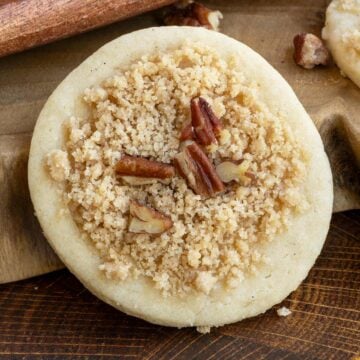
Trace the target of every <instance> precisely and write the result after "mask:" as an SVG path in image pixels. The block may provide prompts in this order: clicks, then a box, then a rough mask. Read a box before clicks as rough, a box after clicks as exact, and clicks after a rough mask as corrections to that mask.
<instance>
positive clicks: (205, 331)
mask: <svg viewBox="0 0 360 360" xmlns="http://www.w3.org/2000/svg"><path fill="white" fill-rule="evenodd" d="M196 331H197V332H199V333H200V334H209V333H210V331H211V327H210V326H198V327H197V328H196Z"/></svg>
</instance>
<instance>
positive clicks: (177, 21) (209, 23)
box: [164, 2, 223, 31]
mask: <svg viewBox="0 0 360 360" xmlns="http://www.w3.org/2000/svg"><path fill="white" fill-rule="evenodd" d="M222 18H223V15H222V13H221V12H220V11H217V10H211V9H209V8H207V7H206V6H204V5H202V4H199V3H197V2H190V3H188V4H185V5H178V6H175V7H173V8H172V9H171V10H170V12H169V13H168V14H167V15H166V16H165V18H164V24H165V25H179V26H202V27H205V28H207V29H210V30H216V31H218V30H219V25H220V20H221V19H222Z"/></svg>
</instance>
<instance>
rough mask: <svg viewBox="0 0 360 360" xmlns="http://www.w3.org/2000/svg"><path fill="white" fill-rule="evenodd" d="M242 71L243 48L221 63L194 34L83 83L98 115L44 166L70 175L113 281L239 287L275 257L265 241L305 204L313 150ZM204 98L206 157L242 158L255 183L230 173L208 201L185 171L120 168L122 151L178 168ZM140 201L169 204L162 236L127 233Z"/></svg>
mask: <svg viewBox="0 0 360 360" xmlns="http://www.w3.org/2000/svg"><path fill="white" fill-rule="evenodd" d="M241 68H242V67H241V64H239V60H238V59H237V57H236V56H235V55H234V56H229V58H227V59H224V58H222V57H220V55H219V54H218V53H217V52H216V51H215V50H214V49H212V48H210V47H207V46H204V45H202V44H199V43H194V42H186V43H185V44H183V46H182V47H181V48H179V49H174V50H171V51H170V50H169V51H167V52H166V53H165V52H159V53H154V54H150V55H148V56H143V57H141V58H140V59H139V60H138V61H137V62H135V63H133V64H132V65H130V66H128V67H127V68H123V69H117V70H116V71H115V72H114V75H113V76H111V77H110V78H108V79H105V80H104V81H103V82H102V83H101V84H99V85H96V86H94V87H92V88H90V89H86V90H85V92H84V96H83V99H84V101H85V103H86V106H88V108H89V110H90V113H91V116H89V118H87V119H80V118H76V117H72V118H71V119H70V120H69V121H68V122H67V123H66V125H65V126H66V129H67V136H68V138H67V143H66V148H64V149H63V150H57V152H56V153H55V152H54V153H52V154H49V156H48V157H47V166H48V167H49V169H50V175H52V176H53V175H54V174H55V176H53V178H54V180H57V181H63V180H64V181H66V182H65V183H66V194H65V195H66V199H67V201H68V204H69V208H70V210H71V212H72V216H73V218H74V220H75V222H76V223H77V225H78V226H79V228H80V229H81V230H82V231H83V232H84V233H85V234H86V235H87V237H88V238H89V241H91V242H92V243H93V244H94V246H95V247H96V249H97V250H98V252H99V256H100V257H101V259H102V264H101V265H100V269H99V271H102V272H103V273H104V276H106V277H107V278H111V279H114V280H115V281H122V280H125V279H127V278H134V279H136V278H137V277H139V276H145V277H147V278H150V279H151V280H152V281H153V282H154V286H155V287H156V288H157V289H159V290H160V291H161V292H162V294H163V295H164V296H169V295H177V296H182V295H185V294H187V293H188V292H190V291H199V292H202V293H204V294H209V293H210V292H211V291H212V290H213V289H214V287H216V286H224V287H225V288H229V289H231V288H235V287H237V286H238V285H239V283H240V282H241V281H242V280H243V279H244V277H245V276H246V274H248V273H254V272H256V270H257V267H258V266H259V265H260V264H261V263H262V262H266V261H267V259H266V258H265V257H264V256H263V255H262V253H261V250H259V245H261V244H262V243H264V242H268V241H271V240H272V239H273V238H274V236H276V235H277V234H278V233H280V232H283V231H285V230H286V227H287V225H288V223H289V221H290V218H291V216H292V214H293V213H296V212H301V211H303V209H305V208H306V206H307V203H306V199H305V197H304V195H303V193H302V191H301V189H302V184H303V182H304V179H305V172H306V156H305V155H306V154H304V151H303V149H302V148H301V147H300V146H299V144H298V143H297V141H296V139H295V138H294V136H293V134H292V131H291V129H290V128H289V127H288V125H287V124H286V119H285V117H284V115H283V114H280V113H279V114H273V113H271V112H270V111H269V110H268V108H267V106H266V104H265V103H264V102H263V101H262V100H261V96H260V94H259V93H258V89H257V88H258V87H257V84H256V83H254V82H252V81H251V79H247V78H246V77H245V76H244V74H243V73H242V72H241ZM199 96H201V97H202V98H204V99H206V101H207V102H208V103H209V104H210V106H211V109H212V111H213V112H214V113H215V114H216V116H218V117H219V118H221V123H222V131H221V133H220V134H219V137H218V140H217V142H216V143H211V144H210V145H208V146H205V147H204V149H205V150H204V151H206V153H207V156H208V157H209V160H210V161H211V162H212V163H213V165H214V167H216V166H218V165H219V164H221V163H222V162H224V161H226V162H228V163H229V162H230V165H229V164H227V165H224V166H225V167H226V166H227V167H229V166H232V164H231V162H233V163H234V164H236V166H235V165H234V166H232V168H233V170H232V171H237V170H236V169H237V165H238V164H241V163H242V162H244V164H246V171H248V172H249V173H251V174H253V180H252V181H248V182H245V181H241V177H240V178H239V179H240V180H239V181H232V180H233V178H229V179H228V181H229V182H228V183H227V184H226V189H225V191H223V192H221V193H219V194H216V196H210V197H204V196H201V195H197V194H195V193H194V191H193V190H192V189H191V188H190V187H189V186H188V184H187V182H186V180H185V179H184V178H183V177H181V176H179V175H176V176H172V177H171V178H169V179H166V181H159V180H158V179H156V178H155V179H151V181H148V179H147V181H144V182H141V181H140V182H139V183H136V182H130V183H129V182H128V181H125V179H123V178H121V177H120V176H119V174H117V172H116V164H117V163H118V162H119V160H120V159H121V158H122V157H123V156H141V157H143V158H146V159H148V160H150V161H157V162H162V163H165V164H169V165H171V164H173V159H174V157H175V156H176V155H177V154H178V153H179V152H180V150H179V149H180V134H181V131H182V129H184V126H186V124H188V123H189V121H190V118H191V114H190V102H191V100H192V99H193V98H195V97H199ZM62 164H63V165H64V166H65V168H64V169H63V170H62V171H61V166H62ZM69 166H70V168H69ZM224 166H222V167H224ZM218 168H219V169H220V168H221V167H218ZM240 168H244V165H243V166H242V167H239V169H240ZM234 169H235V170H234ZM244 169H245V168H244ZM244 169H242V170H241V169H240V170H241V171H243V172H244V171H245V170H244ZM240 170H239V171H240ZM132 201H137V202H138V203H139V204H146V205H147V206H149V207H150V208H151V209H156V210H158V211H161V216H163V217H164V218H166V219H168V220H167V221H168V222H169V223H171V224H172V226H171V227H170V228H167V229H168V230H167V231H165V232H162V233H161V234H148V233H132V232H129V231H128V227H129V221H130V217H131V215H130V212H129V208H130V205H131V203H132ZM149 211H150V210H149ZM151 211H152V210H151ZM154 211H155V210H154ZM159 216H160V215H158V217H159Z"/></svg>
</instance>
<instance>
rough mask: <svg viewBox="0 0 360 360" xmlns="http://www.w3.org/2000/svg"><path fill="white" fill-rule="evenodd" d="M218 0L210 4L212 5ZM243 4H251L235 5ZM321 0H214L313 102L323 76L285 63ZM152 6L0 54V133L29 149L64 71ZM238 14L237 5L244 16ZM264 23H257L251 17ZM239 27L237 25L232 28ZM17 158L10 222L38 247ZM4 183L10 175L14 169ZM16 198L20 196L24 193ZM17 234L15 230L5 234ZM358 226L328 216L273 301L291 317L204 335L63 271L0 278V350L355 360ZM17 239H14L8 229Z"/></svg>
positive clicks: (47, 354)
mask: <svg viewBox="0 0 360 360" xmlns="http://www.w3.org/2000/svg"><path fill="white" fill-rule="evenodd" d="M211 3H215V2H214V1H212V2H211ZM219 3H220V1H217V2H216V4H213V7H215V8H217V7H218V6H217V5H218V4H219ZM245 3H247V4H248V5H247V7H246V11H244V12H243V9H244V4H245ZM327 3H328V1H327V0H318V1H311V0H301V1H300V0H299V1H296V2H295V1H294V2H293V3H292V5H291V10H289V8H288V4H289V2H288V1H287V0H276V1H272V2H271V4H270V2H268V1H265V0H254V1H252V2H251V5H249V1H247V2H246V1H241V0H239V1H236V0H231V1H227V2H221V6H220V8H221V10H222V11H223V12H224V16H225V22H224V26H223V31H224V32H225V33H227V34H229V35H231V36H235V37H237V38H239V39H241V40H242V41H244V42H246V43H247V44H249V45H250V46H252V47H253V48H254V49H255V50H257V51H259V52H260V53H261V54H262V55H264V56H265V58H267V59H268V60H269V61H270V62H271V63H272V64H273V65H274V66H275V67H276V68H277V69H278V70H279V71H280V72H281V73H283V74H284V75H285V77H287V79H288V80H289V82H290V83H291V85H293V86H294V89H295V91H296V92H297V94H298V95H299V97H300V99H301V100H302V101H303V103H304V105H305V107H306V108H307V110H308V111H310V112H312V111H313V110H314V109H316V108H317V106H319V105H321V102H322V100H324V101H325V99H322V98H321V89H322V86H323V85H324V84H323V83H321V82H320V81H318V77H317V76H316V74H317V73H316V72H311V71H310V72H306V71H302V70H299V69H297V68H296V67H295V66H294V64H293V63H292V60H291V50H290V48H291V38H292V36H293V32H295V31H297V32H298V31H313V32H315V33H319V31H320V29H321V26H322V23H323V12H324V9H325V6H326V4H327ZM274 13H276V16H274ZM157 14H158V13H156V14H149V15H145V16H140V17H137V18H135V19H131V20H127V21H124V22H121V23H118V24H115V25H112V26H108V27H106V28H103V29H100V30H97V31H93V32H91V33H88V34H84V35H81V36H77V37H74V38H71V39H68V40H64V41H60V42H57V43H54V44H51V45H48V46H45V47H42V48H39V49H35V50H31V51H27V52H25V53H22V54H18V55H13V56H10V57H7V58H4V59H0V127H1V136H2V137H0V138H1V139H5V138H6V139H7V141H12V140H11V139H12V137H11V136H14V139H15V138H16V139H18V140H16V141H18V142H16V141H14V147H16V146H18V144H25V145H24V146H25V149H27V148H26V146H28V140H29V138H30V133H31V131H32V128H33V126H34V123H35V121H36V117H37V115H38V112H39V111H40V109H41V107H42V105H43V104H44V102H45V101H46V98H47V97H48V96H49V94H50V93H51V91H52V90H53V89H54V88H55V86H56V85H57V84H58V83H59V82H60V81H61V79H63V78H64V76H65V75H66V74H67V73H68V72H69V71H70V70H71V69H72V68H74V67H75V66H76V65H77V64H79V63H80V62H81V61H83V60H84V59H85V58H86V57H87V56H88V55H90V54H91V53H92V52H93V51H95V50H96V49H97V48H98V47H99V46H101V45H102V44H104V43H105V42H107V41H109V40H111V39H113V38H115V37H117V36H119V35H120V34H122V33H126V32H129V31H132V30H136V29H140V28H144V27H147V26H152V25H154V24H156V22H155V20H154V18H155V16H156V15H157ZM239 14H242V16H241V21H243V23H242V24H241V26H240V25H239V24H238V23H239ZM277 14H278V15H277ZM262 21H263V23H264V24H266V26H263V27H261V26H258V24H259V22H260V23H262ZM256 24H257V25H256ZM255 25H256V26H255ZM237 26H240V27H241V31H240V35H239V28H238V29H237V30H236V27H237ZM276 26H279V27H282V28H283V29H284V34H283V36H280V37H279V36H277V35H276V34H277V33H278V32H276V31H274V27H276ZM255 27H256V34H257V36H256V37H255V36H254V28H255ZM289 29H290V30H289ZM287 30H289V32H287ZM268 41H271V42H272V43H273V45H274V48H275V50H276V51H272V52H271V53H270V52H268V50H267V48H266V47H264V44H265V43H266V42H268ZM273 50H274V49H273ZM294 71H295V73H294ZM319 71H323V73H326V74H328V79H330V80H331V81H330V80H329V82H328V83H327V86H329V87H330V88H331V87H332V86H333V85H334V84H339V83H340V85H341V89H342V90H341V91H342V93H344V92H346V94H348V93H350V92H351V93H354V92H357V91H358V89H356V87H355V86H353V85H352V84H351V82H349V81H348V80H346V79H342V78H341V77H340V76H339V75H338V71H337V70H336V68H334V67H333V68H330V69H321V70H319ZM289 74H295V75H293V76H288V75H289ZM310 89H312V90H311V91H312V92H313V93H316V94H317V96H314V97H313V96H309V91H310ZM332 89H333V90H334V97H335V96H338V95H339V94H338V93H337V91H338V88H336V87H335V86H334V87H333V88H332ZM340 95H341V94H340ZM7 134H9V137H7V136H8V135H7ZM0 145H2V144H0ZM0 147H1V146H0ZM25 161H26V158H25V160H24V159H23V162H22V163H21V164H22V165H21V166H20V167H21V168H22V169H23V170H22V172H21V174H23V176H22V180H21V181H22V182H21V184H20V185H21V188H22V189H23V193H21V194H18V195H19V196H18V197H16V196H15V195H17V194H13V195H14V196H13V198H12V199H15V200H16V199H18V202H17V203H16V204H15V205H16V206H17V207H18V208H19V209H20V210H21V211H20V210H19V211H20V212H19V213H20V214H22V215H21V216H20V217H19V218H18V219H17V221H16V224H17V227H18V228H20V229H23V230H22V231H23V234H22V237H23V238H26V236H28V235H29V233H30V234H32V233H36V234H39V235H38V239H34V245H33V246H34V248H36V246H38V245H36V244H40V243H42V242H43V241H44V240H43V238H41V236H40V232H39V230H38V225H37V224H36V223H35V221H34V220H33V217H32V216H31V213H32V209H31V205H30V203H29V201H28V193H27V190H26V181H25V180H24V177H25V175H26V174H25V170H24V167H25V165H26V163H25ZM0 175H1V174H0ZM19 179H20V178H19ZM8 181H10V183H11V179H8ZM1 185H2V184H0V191H1ZM16 188H17V187H15V189H16ZM15 192H16V191H15ZM0 193H1V192H0ZM24 199H26V203H25V204H24V203H23V202H21V201H24ZM5 215H7V214H5ZM0 220H3V219H0ZM0 225H1V222H0ZM0 228H1V226H0ZM18 232H19V231H18V230H17V232H16V231H15V229H14V234H17V233H18ZM359 234H360V212H359V211H352V212H347V213H341V214H336V215H334V217H333V220H332V226H331V230H330V233H329V236H328V238H327V241H326V245H325V248H324V250H323V251H322V254H321V256H320V257H319V259H318V260H317V262H316V265H315V266H314V268H313V269H312V270H311V272H310V274H309V276H308V278H307V279H306V281H305V282H304V283H303V284H302V285H301V286H300V288H299V289H298V290H297V291H296V292H294V293H293V294H291V295H290V296H289V297H288V299H286V300H285V301H284V302H283V304H282V305H285V306H287V307H289V308H290V309H291V310H292V314H291V315H290V316H288V317H286V318H281V317H279V316H277V314H276V311H275V309H272V310H269V311H268V312H267V313H266V314H264V315H262V316H258V317H256V318H254V319H249V320H246V321H243V322H241V323H238V324H233V325H229V326H225V327H222V328H218V329H213V330H212V332H211V333H210V334H207V335H201V334H198V333H197V332H196V331H195V330H194V329H182V330H177V329H172V328H164V327H160V326H154V325H151V324H148V323H146V322H144V321H141V320H138V319H135V318H132V317H129V316H126V315H124V314H122V313H120V312H118V311H116V310H114V309H112V308H111V307H109V306H107V305H105V304H103V303H102V302H100V301H99V300H97V299H96V298H95V297H94V296H92V295H91V294H90V293H89V292H88V291H87V290H85V289H84V288H83V286H82V285H81V284H80V283H79V282H78V281H77V280H76V279H75V278H74V277H73V276H72V275H71V274H70V273H69V272H68V271H66V270H61V271H57V272H55V273H52V274H48V275H44V276H41V277H37V278H33V279H30V280H24V281H21V282H17V283H10V284H5V285H1V286H0V357H1V358H11V359H16V358H21V359H23V358H25V359H33V358H44V359H48V358H52V359H64V358H68V359H70V358H71V359H73V358H90V359H93V358H94V359H95V358H106V359H107V358H115V357H117V356H119V357H123V358H126V357H133V358H147V359H216V360H217V359H230V358H233V359H248V360H251V359H256V360H257V359H274V360H278V359H279V360H280V359H324V360H325V359H326V360H328V359H334V360H338V359H352V360H355V359H359V357H357V356H360V241H359V239H360V235H359ZM35 240H36V241H35ZM14 241H18V239H17V238H15V237H14ZM28 255H29V254H28ZM30 255H31V254H30ZM30 255H29V256H30ZM42 256H44V257H46V259H49V263H51V264H52V265H51V266H54V267H56V266H59V263H57V262H56V258H55V257H54V256H53V255H52V253H51V252H50V250H49V249H46V250H44V252H43V253H42ZM20 265H21V264H20ZM12 266H19V264H9V270H10V268H11V267H12ZM51 266H49V268H51Z"/></svg>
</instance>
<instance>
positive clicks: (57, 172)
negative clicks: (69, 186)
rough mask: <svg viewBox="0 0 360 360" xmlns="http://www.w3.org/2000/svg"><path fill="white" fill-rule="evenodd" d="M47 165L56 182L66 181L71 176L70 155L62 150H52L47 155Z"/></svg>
mask: <svg viewBox="0 0 360 360" xmlns="http://www.w3.org/2000/svg"><path fill="white" fill-rule="evenodd" d="M46 164H47V166H48V169H49V172H50V176H51V177H52V178H53V179H54V180H55V181H64V180H66V179H67V177H68V176H69V174H70V163H69V159H68V154H67V153H66V152H65V151H62V150H56V149H55V150H52V151H50V152H49V153H48V154H47V158H46Z"/></svg>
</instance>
